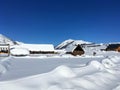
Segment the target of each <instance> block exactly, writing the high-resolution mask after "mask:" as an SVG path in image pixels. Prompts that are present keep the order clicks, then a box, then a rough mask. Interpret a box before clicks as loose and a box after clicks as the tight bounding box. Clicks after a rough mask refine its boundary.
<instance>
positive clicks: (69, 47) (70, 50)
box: [65, 44, 82, 52]
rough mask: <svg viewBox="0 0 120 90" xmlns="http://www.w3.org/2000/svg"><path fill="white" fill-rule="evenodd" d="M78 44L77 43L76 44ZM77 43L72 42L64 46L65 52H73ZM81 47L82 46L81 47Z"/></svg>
mask: <svg viewBox="0 0 120 90" xmlns="http://www.w3.org/2000/svg"><path fill="white" fill-rule="evenodd" d="M78 45H79V44H78ZM78 45H73V44H71V45H69V46H67V47H66V49H65V50H66V51H67V52H73V51H74V50H75V49H76V48H77V47H78ZM81 48H82V47H81Z"/></svg>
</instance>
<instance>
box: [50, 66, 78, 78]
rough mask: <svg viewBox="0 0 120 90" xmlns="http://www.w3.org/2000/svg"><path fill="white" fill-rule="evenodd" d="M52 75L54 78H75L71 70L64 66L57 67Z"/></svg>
mask: <svg viewBox="0 0 120 90" xmlns="http://www.w3.org/2000/svg"><path fill="white" fill-rule="evenodd" d="M52 73H53V74H55V75H56V76H60V77H65V78H71V77H75V76H76V74H75V73H74V72H73V71H72V69H71V68H69V67H67V66H65V65H62V66H59V67H57V68H56V69H55V70H54V71H53V72H52Z"/></svg>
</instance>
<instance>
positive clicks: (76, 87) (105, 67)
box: [0, 56, 120, 90]
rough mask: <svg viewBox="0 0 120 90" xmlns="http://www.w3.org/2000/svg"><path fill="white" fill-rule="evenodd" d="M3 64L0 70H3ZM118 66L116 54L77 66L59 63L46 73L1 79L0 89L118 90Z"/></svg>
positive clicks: (119, 71) (119, 60) (119, 59)
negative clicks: (72, 66) (11, 79)
mask: <svg viewBox="0 0 120 90" xmlns="http://www.w3.org/2000/svg"><path fill="white" fill-rule="evenodd" d="M3 62H4V61H3ZM3 66H4V65H3ZM3 66H0V71H4V70H3V69H2V68H3ZM1 67H2V68H1ZM119 68H120V57H118V56H111V57H107V58H105V59H103V60H102V61H101V62H98V61H91V62H89V63H88V64H86V66H84V67H78V68H71V67H68V66H66V65H61V66H58V67H57V68H55V69H54V70H52V71H50V72H48V73H44V74H39V75H34V76H30V77H27V78H22V79H18V80H13V81H4V82H3V81H1V82H0V90H119V89H120V85H119V83H120V79H119V78H120V69H119ZM3 75H4V74H3Z"/></svg>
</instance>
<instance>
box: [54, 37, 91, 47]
mask: <svg viewBox="0 0 120 90" xmlns="http://www.w3.org/2000/svg"><path fill="white" fill-rule="evenodd" d="M78 44H91V42H87V41H83V40H73V39H68V40H65V41H63V42H62V43H61V44H59V45H58V46H57V47H56V49H65V48H66V47H67V46H69V45H73V46H74V45H78Z"/></svg>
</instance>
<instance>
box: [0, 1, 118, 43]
mask: <svg viewBox="0 0 120 90" xmlns="http://www.w3.org/2000/svg"><path fill="white" fill-rule="evenodd" d="M0 33H1V34H4V35H6V36H8V37H10V38H12V39H13V40H18V41H22V42H25V43H52V44H55V45H56V44H58V43H60V42H62V41H63V40H66V39H69V38H70V39H82V40H86V41H91V42H96V43H100V42H103V43H104V42H105V43H107V42H118V41H120V37H119V36H120V0H0Z"/></svg>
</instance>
